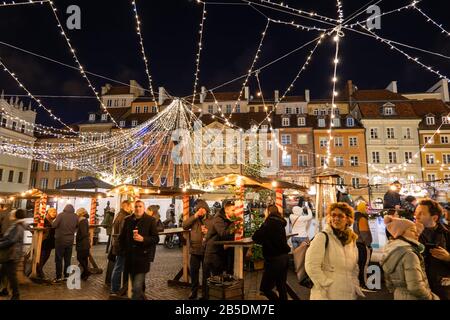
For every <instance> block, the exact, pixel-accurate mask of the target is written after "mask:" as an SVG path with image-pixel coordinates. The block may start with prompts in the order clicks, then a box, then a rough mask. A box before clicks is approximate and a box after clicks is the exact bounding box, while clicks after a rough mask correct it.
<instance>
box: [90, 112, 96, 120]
mask: <svg viewBox="0 0 450 320" xmlns="http://www.w3.org/2000/svg"><path fill="white" fill-rule="evenodd" d="M89 121H95V113H91V114H90V115H89Z"/></svg>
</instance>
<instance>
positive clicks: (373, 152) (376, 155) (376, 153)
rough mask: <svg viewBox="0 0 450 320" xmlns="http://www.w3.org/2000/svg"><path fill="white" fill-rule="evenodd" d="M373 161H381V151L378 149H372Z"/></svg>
mask: <svg viewBox="0 0 450 320" xmlns="http://www.w3.org/2000/svg"><path fill="white" fill-rule="evenodd" d="M372 162H373V163H380V153H379V152H378V151H372Z"/></svg>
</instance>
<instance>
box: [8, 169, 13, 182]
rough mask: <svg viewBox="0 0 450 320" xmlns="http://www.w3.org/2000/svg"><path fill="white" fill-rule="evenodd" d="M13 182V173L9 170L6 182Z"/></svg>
mask: <svg viewBox="0 0 450 320" xmlns="http://www.w3.org/2000/svg"><path fill="white" fill-rule="evenodd" d="M13 181H14V171H13V170H9V175H8V182H13Z"/></svg>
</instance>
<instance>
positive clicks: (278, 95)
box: [274, 90, 280, 102]
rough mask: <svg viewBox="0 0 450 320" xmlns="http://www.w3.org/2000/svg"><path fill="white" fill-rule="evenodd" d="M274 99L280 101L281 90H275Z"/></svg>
mask: <svg viewBox="0 0 450 320" xmlns="http://www.w3.org/2000/svg"><path fill="white" fill-rule="evenodd" d="M274 100H275V102H278V101H280V91H279V90H275V93H274Z"/></svg>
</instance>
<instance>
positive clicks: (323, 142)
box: [319, 137, 328, 148]
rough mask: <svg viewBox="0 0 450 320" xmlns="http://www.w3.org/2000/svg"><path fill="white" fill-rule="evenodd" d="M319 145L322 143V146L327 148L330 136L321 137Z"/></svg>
mask: <svg viewBox="0 0 450 320" xmlns="http://www.w3.org/2000/svg"><path fill="white" fill-rule="evenodd" d="M319 145H320V147H321V148H326V147H327V145H328V138H327V137H320V139H319Z"/></svg>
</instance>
